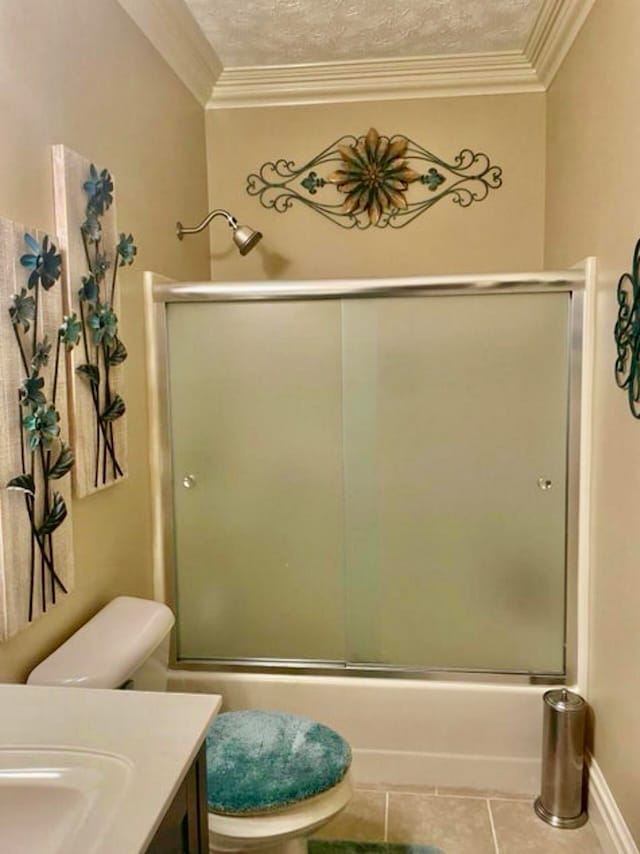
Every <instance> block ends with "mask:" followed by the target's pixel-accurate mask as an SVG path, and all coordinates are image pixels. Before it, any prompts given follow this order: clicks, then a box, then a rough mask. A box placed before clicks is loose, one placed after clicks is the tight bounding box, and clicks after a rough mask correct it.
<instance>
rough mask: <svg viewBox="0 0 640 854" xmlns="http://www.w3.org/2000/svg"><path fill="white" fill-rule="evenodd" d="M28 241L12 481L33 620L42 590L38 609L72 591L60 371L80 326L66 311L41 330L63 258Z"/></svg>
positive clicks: (13, 316)
mask: <svg viewBox="0 0 640 854" xmlns="http://www.w3.org/2000/svg"><path fill="white" fill-rule="evenodd" d="M24 242H25V244H26V247H27V249H28V250H29V251H28V252H26V253H25V254H24V255H22V256H21V258H20V264H21V266H22V267H23V268H24V269H25V271H28V278H27V282H26V287H21V288H20V290H19V292H17V293H15V294H14V295H13V297H12V300H11V305H10V306H9V307H8V312H9V317H10V320H11V326H12V328H13V334H14V337H15V342H16V346H17V348H18V352H19V358H20V364H21V366H22V371H23V377H22V380H21V381H20V383H19V385H18V388H17V389H16V416H17V419H16V421H17V424H16V428H17V432H18V434H19V437H20V439H19V442H20V454H19V456H20V460H21V471H20V472H18V473H17V474H16V475H15V476H14V477H12V478H11V479H10V480H9V482H8V483H7V484H6V486H7V488H8V489H9V490H12V491H15V492H20V493H22V494H23V496H24V506H25V513H26V514H27V516H28V519H29V529H30V533H31V543H30V549H29V598H28V602H29V609H28V610H29V613H28V615H27V619H28V622H31V621H32V620H33V618H34V609H35V604H36V595H37V596H38V597H39V605H40V611H41V612H42V613H44V612H46V610H47V606H48V605H50V604H55V602H56V596H57V595H58V594H59V593H66V592H67V588H66V586H65V584H64V583H63V582H62V580H61V578H60V575H59V574H58V572H57V571H56V549H55V542H56V541H55V534H56V531H57V530H58V529H59V528H60V526H61V525H62V524H63V522H64V521H65V519H66V517H67V506H66V504H65V501H64V498H63V497H62V495H61V494H60V492H59V491H58V490H56V489H55V488H54V485H55V482H56V481H58V480H60V479H61V478H63V477H65V476H66V475H67V474H68V473H69V472H70V471H71V467H72V466H73V463H74V455H73V451H72V450H71V448H70V447H69V445H68V444H67V443H66V442H65V440H64V438H63V437H62V435H61V430H60V413H59V411H58V408H57V404H58V400H57V398H58V379H59V377H60V374H61V372H64V370H65V366H64V358H61V353H63V352H64V350H70V349H72V348H73V347H75V346H76V344H77V343H78V340H79V337H80V329H79V322H78V319H77V318H76V317H74V316H71V317H64V318H63V320H62V323H61V325H60V327H59V329H58V331H57V336H56V340H55V344H54V343H53V342H50V341H49V339H48V337H47V335H42V337H41V318H43V317H44V316H45V306H44V305H43V300H46V299H47V292H48V291H49V290H51V289H52V288H53V287H54V286H55V285H57V284H58V282H59V279H60V274H61V266H62V259H61V256H60V254H59V252H58V250H57V248H56V246H55V245H54V244H53V243H52V242H51V241H50V239H49V237H48V236H45V237H44V239H43V241H42V243H38V241H37V240H36V239H35V238H34V237H33V236H32V235H31V234H28V233H27V234H25V235H24ZM52 358H53V373H51V372H49V373H48V376H49V384H47V382H46V381H45V375H44V372H45V368H47V367H48V366H49V365H50V360H51V359H52Z"/></svg>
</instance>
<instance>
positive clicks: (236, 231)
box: [176, 208, 262, 255]
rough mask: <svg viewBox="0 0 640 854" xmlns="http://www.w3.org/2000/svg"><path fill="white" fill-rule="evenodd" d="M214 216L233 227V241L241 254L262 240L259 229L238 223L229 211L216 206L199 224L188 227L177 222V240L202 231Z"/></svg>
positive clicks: (244, 253)
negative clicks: (222, 218)
mask: <svg viewBox="0 0 640 854" xmlns="http://www.w3.org/2000/svg"><path fill="white" fill-rule="evenodd" d="M216 216H223V217H224V218H225V219H226V220H227V223H228V224H229V226H230V227H231V228H232V229H233V242H234V243H235V244H236V246H237V247H238V249H239V250H240V254H241V255H246V254H247V252H251V250H252V249H253V247H254V246H255V245H256V243H258V242H259V241H260V240H262V234H261V233H260V232H259V231H254V230H253V229H252V228H249V226H248V225H238V220H237V219H236V218H235V217H234V216H232V215H231V214H230V213H229V211H225V210H223V209H222V208H216V210H215V211H211V213H209V214H207V215H206V217H205V218H204V219H203V220H202V222H201V223H200V224H199V225H194V226H192V227H190V228H189V227H187V226H183V225H182V223H181V222H177V223H176V234H177V235H178V240H182V238H183V237H184V235H185V234H198V232H200V231H203V230H204V229H205V228H206V227H207V226H208V225H209V223H210V222H211V220H212V219H213V218H214V217H216Z"/></svg>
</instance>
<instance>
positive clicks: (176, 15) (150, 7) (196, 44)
mask: <svg viewBox="0 0 640 854" xmlns="http://www.w3.org/2000/svg"><path fill="white" fill-rule="evenodd" d="M118 2H119V3H120V5H121V6H122V8H123V9H124V10H125V12H126V13H127V14H128V15H129V17H131V18H132V19H133V21H134V23H135V24H137V26H138V27H139V29H140V30H142V32H143V33H144V34H145V36H146V37H147V38H148V39H149V41H150V42H151V44H152V45H153V46H154V47H155V48H156V50H157V51H158V52H159V53H160V55H161V56H162V58H163V59H164V60H165V62H167V64H168V65H170V66H171V68H172V69H173V70H174V71H175V73H176V74H177V75H178V77H179V78H180V80H182V82H183V83H184V85H185V86H186V87H187V89H189V91H190V92H191V93H192V94H193V95H194V97H195V98H196V99H197V100H198V101H199V102H200V104H202V106H203V107H204V106H206V104H207V102H208V100H209V98H210V97H211V92H212V90H213V88H214V86H215V83H216V80H217V79H218V77H219V75H220V72H221V71H222V63H221V62H220V60H219V59H218V57H217V55H216V53H215V51H214V50H213V48H212V47H211V44H210V43H209V41H208V40H207V38H206V37H205V35H204V34H203V32H202V30H201V29H200V27H199V26H198V25H197V24H196V22H195V20H194V18H193V16H192V14H191V12H190V11H189V9H188V7H187V5H186V4H185V3H184V0H118Z"/></svg>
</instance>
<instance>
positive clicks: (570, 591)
mask: <svg viewBox="0 0 640 854" xmlns="http://www.w3.org/2000/svg"><path fill="white" fill-rule="evenodd" d="M594 270H595V267H594V266H593V264H592V263H591V262H590V261H588V262H586V264H585V265H581V266H580V267H579V268H575V269H572V270H562V271H557V272H556V271H554V272H541V273H514V274H495V275H479V276H469V275H466V276H440V277H412V278H395V279H389V278H385V279H344V280H324V281H323V280H318V281H305V280H302V281H283V282H232V283H226V282H222V283H216V282H183V283H182V282H180V283H179V282H174V281H171V280H169V279H166V278H164V277H162V276H158V275H157V274H154V273H145V327H146V339H147V346H146V352H147V382H148V388H149V425H150V430H149V444H150V461H151V495H152V529H153V530H152V541H153V566H154V592H155V597H156V598H157V599H160V600H161V601H164V602H166V603H167V604H168V605H169V606H170V607H171V608H172V609H173V610H174V612H175V611H176V607H177V601H176V592H175V580H176V554H175V543H174V537H173V526H174V498H173V479H174V473H173V471H172V453H171V435H170V411H169V388H168V337H167V305H168V304H171V303H182V302H235V303H237V302H260V301H287V300H296V301H299V300H318V299H320V300H326V299H329V300H332V299H359V298H367V297H376V298H385V297H400V296H404V297H406V296H417V297H420V296H421V297H429V296H443V295H449V296H461V295H471V294H496V293H501V294H519V293H529V294H531V293H567V294H569V295H570V297H571V299H570V309H569V328H568V334H569V341H568V353H569V382H568V388H569V400H568V407H569V412H568V421H567V423H568V429H567V437H566V441H567V479H566V480H567V488H566V544H565V546H566V547H565V588H566V589H565V632H564V635H565V642H564V668H563V671H562V672H559V673H555V672H554V673H532V672H530V671H512V670H509V671H495V670H489V669H470V668H451V667H448V668H441V667H432V666H425V667H420V668H416V667H415V666H411V667H408V666H396V665H378V664H367V665H362V664H358V665H350V664H349V663H345V662H338V661H309V660H306V659H303V660H294V659H292V660H282V659H266V658H256V659H227V658H215V659H207V660H193V659H180V658H178V655H177V648H176V641H175V633H173V637H172V643H171V666H172V667H179V668H181V669H187V670H227V671H240V672H245V671H247V670H252V671H256V670H259V671H260V672H267V673H269V672H270V673H291V674H292V675H293V674H306V675H311V674H314V675H320V674H322V675H340V674H342V675H345V676H375V677H393V678H403V679H407V678H408V679H431V680H446V681H448V680H455V681H465V680H473V681H486V682H493V683H495V682H500V683H505V682H509V683H516V684H560V683H567V684H575V683H576V682H578V680H579V678H580V676H581V675H583V676H584V673H585V671H586V663H585V661H584V660H580V659H581V658H582V659H584V657H585V656H586V642H579V638H578V633H579V632H580V633H581V634H582V633H583V629H584V634H585V637H586V620H587V613H586V610H587V609H586V606H585V602H584V601H582V602H581V603H580V602H579V601H578V590H579V573H582V572H583V570H581V569H580V566H579V564H580V552H581V550H580V535H581V533H582V536H586V533H587V532H586V530H581V529H584V528H586V525H585V519H587V518H588V509H585V508H584V507H583V508H582V514H581V501H582V503H583V505H584V504H585V503H587V502H588V495H587V492H586V490H585V485H584V484H583V483H581V472H584V471H585V458H586V450H587V449H586V448H585V447H584V445H585V444H586V442H585V437H586V436H588V433H587V432H585V429H584V428H585V425H584V423H583V417H582V416H583V387H584V378H583V368H584V355H585V334H584V333H585V319H586V317H587V312H588V305H587V303H588V300H587V299H586V297H587V294H586V288H585V285H586V282H587V279H588V278H589V275H590V273H591V275H595V273H594ZM587 343H589V344H590V342H587ZM581 519H582V523H581ZM587 571H588V566H585V568H584V573H586V572H587ZM582 587H583V588H586V579H585V581H584V583H583V584H582ZM583 600H584V597H583ZM583 624H585V625H584V627H583Z"/></svg>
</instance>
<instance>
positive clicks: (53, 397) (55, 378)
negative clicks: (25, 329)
mask: <svg viewBox="0 0 640 854" xmlns="http://www.w3.org/2000/svg"><path fill="white" fill-rule="evenodd" d="M60 344H61V341H60V334H58V337H57V339H56V361H55V365H54V368H53V391H52V392H51V403H52V405H53V407H54V408H55V405H56V396H57V394H58V371H59V369H60ZM46 471H47V481H46V483H47V495H46V498H47V503H48V502H49V498H50V496H49V472H50V471H51V451H47V466H46ZM47 512H48V510H47ZM47 539H48V541H49V557H50V558H51V564H52V566H55V558H54V553H53V534H49V535H48V537H47ZM51 601H52V602H53V604H54V605H55V604H56V585H55V581H54V578H53V575H51Z"/></svg>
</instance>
